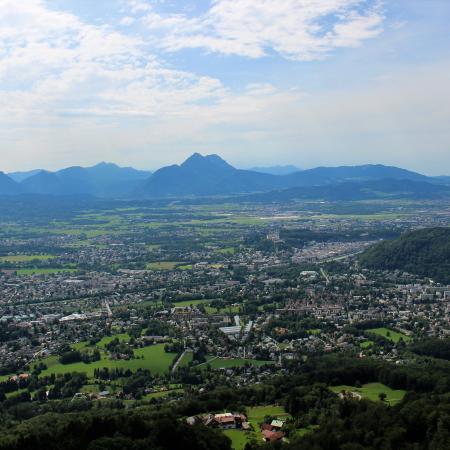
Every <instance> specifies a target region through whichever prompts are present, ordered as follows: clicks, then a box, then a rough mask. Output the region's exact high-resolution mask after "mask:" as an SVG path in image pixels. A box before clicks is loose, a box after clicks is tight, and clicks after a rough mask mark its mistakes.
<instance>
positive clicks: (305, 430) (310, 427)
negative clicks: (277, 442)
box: [294, 425, 319, 437]
mask: <svg viewBox="0 0 450 450" xmlns="http://www.w3.org/2000/svg"><path fill="white" fill-rule="evenodd" d="M317 428H319V425H308V426H307V427H303V428H299V429H298V430H295V433H294V436H295V437H297V436H298V437H303V436H306V435H307V434H309V433H312V432H313V431H314V430H316V429H317Z"/></svg>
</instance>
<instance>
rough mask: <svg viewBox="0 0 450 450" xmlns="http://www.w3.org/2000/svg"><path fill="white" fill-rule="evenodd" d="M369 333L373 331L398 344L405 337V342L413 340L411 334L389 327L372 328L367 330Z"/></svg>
mask: <svg viewBox="0 0 450 450" xmlns="http://www.w3.org/2000/svg"><path fill="white" fill-rule="evenodd" d="M367 332H368V333H373V334H376V335H378V336H382V337H384V338H385V339H387V340H389V341H391V342H393V343H394V344H397V342H399V341H400V339H403V340H404V341H405V342H408V341H410V340H411V337H410V336H406V334H402V333H399V332H397V331H394V330H390V329H389V328H371V329H369V330H367Z"/></svg>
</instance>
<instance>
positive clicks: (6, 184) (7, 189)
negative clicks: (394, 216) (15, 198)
mask: <svg viewBox="0 0 450 450" xmlns="http://www.w3.org/2000/svg"><path fill="white" fill-rule="evenodd" d="M20 193H21V188H20V186H19V184H18V183H16V182H15V181H14V180H13V179H12V178H10V177H9V176H8V175H6V174H5V173H3V172H0V195H17V194H20Z"/></svg>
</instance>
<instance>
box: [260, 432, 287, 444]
mask: <svg viewBox="0 0 450 450" xmlns="http://www.w3.org/2000/svg"><path fill="white" fill-rule="evenodd" d="M262 435H263V437H264V440H266V441H270V442H275V441H279V440H280V439H282V438H283V437H284V433H283V432H282V431H269V430H263V432H262Z"/></svg>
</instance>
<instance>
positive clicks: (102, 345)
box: [96, 333, 130, 349]
mask: <svg viewBox="0 0 450 450" xmlns="http://www.w3.org/2000/svg"><path fill="white" fill-rule="evenodd" d="M116 338H117V339H119V341H123V342H128V341H129V340H130V335H129V334H127V333H121V334H115V335H113V336H104V337H102V338H101V339H100V341H98V342H97V344H96V346H97V347H100V348H103V349H104V348H106V345H107V344H109V343H110V342H111V341H113V340H114V339H116Z"/></svg>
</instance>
